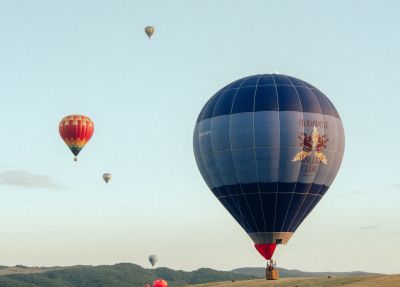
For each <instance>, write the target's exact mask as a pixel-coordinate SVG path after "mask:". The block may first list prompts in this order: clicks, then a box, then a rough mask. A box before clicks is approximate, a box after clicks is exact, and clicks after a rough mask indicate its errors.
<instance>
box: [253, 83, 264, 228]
mask: <svg viewBox="0 0 400 287" xmlns="http://www.w3.org/2000/svg"><path fill="white" fill-rule="evenodd" d="M260 78H261V75H259V76H258V79H257V83H256V87H255V90H254V100H253V148H254V162H255V164H256V175H257V186H258V193H259V197H260V206H261V212H262V220H263V223H264V232H267V227H266V224H265V213H264V206H263V201H262V197H261V188H260V179H259V176H258V164H257V154H256V135H255V126H254V121H255V119H254V117H255V113H256V96H257V88H258V83H259V81H260Z"/></svg>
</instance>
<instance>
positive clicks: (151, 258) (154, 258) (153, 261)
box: [149, 254, 158, 267]
mask: <svg viewBox="0 0 400 287" xmlns="http://www.w3.org/2000/svg"><path fill="white" fill-rule="evenodd" d="M157 261H158V257H157V255H154V254H153V255H150V256H149V262H150V264H151V266H153V267H154V264H156V263H157Z"/></svg>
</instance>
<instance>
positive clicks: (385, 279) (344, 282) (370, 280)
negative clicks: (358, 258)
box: [190, 275, 400, 287]
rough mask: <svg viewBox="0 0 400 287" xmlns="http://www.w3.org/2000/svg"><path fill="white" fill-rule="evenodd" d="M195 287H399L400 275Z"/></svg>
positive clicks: (240, 282)
mask: <svg viewBox="0 0 400 287" xmlns="http://www.w3.org/2000/svg"><path fill="white" fill-rule="evenodd" d="M190 286H195V287H211V286H213V287H214V286H215V287H295V286H297V287H337V286H345V287H399V286H400V275H379V276H345V277H332V278H327V277H325V278H286V279H281V280H278V281H267V280H264V279H257V280H247V281H235V282H219V283H210V284H198V285H190Z"/></svg>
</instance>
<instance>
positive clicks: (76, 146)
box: [58, 115, 94, 161]
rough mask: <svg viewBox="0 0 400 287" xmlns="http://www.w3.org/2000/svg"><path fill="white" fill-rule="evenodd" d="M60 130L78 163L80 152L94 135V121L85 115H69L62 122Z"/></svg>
mask: <svg viewBox="0 0 400 287" xmlns="http://www.w3.org/2000/svg"><path fill="white" fill-rule="evenodd" d="M58 128H59V132H60V135H61V138H62V139H63V140H64V142H65V144H66V145H67V146H68V147H69V149H70V150H71V152H72V153H73V154H74V155H75V158H74V160H75V161H77V160H78V158H77V156H78V154H79V152H80V151H81V150H82V149H83V147H84V146H85V145H86V144H87V143H88V142H89V140H90V138H91V137H92V135H93V132H94V124H93V122H92V120H91V119H90V118H89V117H87V116H84V115H69V116H66V117H64V118H63V119H62V120H61V122H60V124H59V127H58Z"/></svg>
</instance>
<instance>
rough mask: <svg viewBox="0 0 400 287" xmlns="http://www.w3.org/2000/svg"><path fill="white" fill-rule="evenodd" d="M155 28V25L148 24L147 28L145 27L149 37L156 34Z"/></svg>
mask: <svg viewBox="0 0 400 287" xmlns="http://www.w3.org/2000/svg"><path fill="white" fill-rule="evenodd" d="M155 30H156V29H155V28H154V27H153V26H147V27H146V28H144V32H145V33H146V35H147V37H149V39H150V38H151V36H152V35H153V34H154V31H155Z"/></svg>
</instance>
